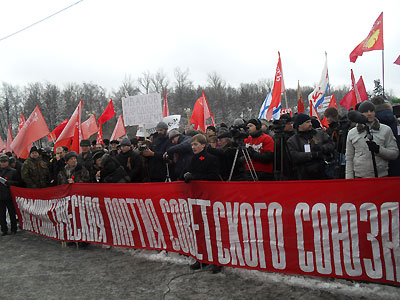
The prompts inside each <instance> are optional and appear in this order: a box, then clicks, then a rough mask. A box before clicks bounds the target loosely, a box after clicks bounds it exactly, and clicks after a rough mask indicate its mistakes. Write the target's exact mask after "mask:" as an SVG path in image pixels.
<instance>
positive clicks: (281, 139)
mask: <svg viewBox="0 0 400 300" xmlns="http://www.w3.org/2000/svg"><path fill="white" fill-rule="evenodd" d="M272 130H273V132H274V136H273V139H274V145H275V149H274V153H275V168H274V173H275V174H274V175H275V180H295V179H296V177H295V175H294V172H293V162H292V158H291V156H290V153H289V149H288V146H287V141H288V139H289V138H291V137H292V136H293V135H294V133H295V132H294V129H293V119H292V117H291V116H290V115H289V114H283V115H282V116H281V117H280V118H279V120H275V121H274V122H273V126H272Z"/></svg>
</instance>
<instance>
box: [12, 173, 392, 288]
mask: <svg viewBox="0 0 400 300" xmlns="http://www.w3.org/2000/svg"><path fill="white" fill-rule="evenodd" d="M398 184H399V178H379V179H356V180H328V181H307V182H305V181H298V182H200V181H199V182H191V183H190V184H185V183H182V182H172V183H144V184H83V183H82V184H70V185H62V186H57V187H53V188H46V189H23V188H17V187H11V190H12V194H13V198H14V201H15V204H16V208H17V212H18V216H19V220H20V223H21V226H23V228H24V229H25V230H28V231H31V232H34V233H37V234H40V235H43V236H46V237H50V238H53V239H57V240H63V241H64V240H66V241H85V242H91V243H100V244H107V245H113V246H123V247H134V248H145V249H159V250H166V251H172V252H179V253H182V254H185V255H189V256H192V257H194V258H196V259H197V260H199V261H202V262H207V263H212V264H219V265H224V266H231V267H239V268H247V269H257V270H265V271H271V272H282V273H295V274H303V275H314V276H326V277H338V278H349V279H356V280H368V281H378V282H385V283H391V284H399V283H400V245H399V235H400V232H399V219H400V217H399V196H398V192H397V191H398V190H397V188H398Z"/></svg>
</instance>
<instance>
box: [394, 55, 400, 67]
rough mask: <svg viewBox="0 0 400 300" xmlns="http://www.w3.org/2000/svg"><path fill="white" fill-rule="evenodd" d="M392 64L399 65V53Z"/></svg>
mask: <svg viewBox="0 0 400 300" xmlns="http://www.w3.org/2000/svg"><path fill="white" fill-rule="evenodd" d="M394 64H396V65H400V55H399V57H398V58H397V59H396V60H395V61H394Z"/></svg>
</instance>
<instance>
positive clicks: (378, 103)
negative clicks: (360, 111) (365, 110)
mask: <svg viewBox="0 0 400 300" xmlns="http://www.w3.org/2000/svg"><path fill="white" fill-rule="evenodd" d="M371 102H372V103H373V104H374V105H375V117H376V118H377V119H378V120H379V122H380V123H381V124H385V125H387V126H389V127H390V129H391V130H392V132H393V135H394V138H395V139H396V142H397V147H398V148H400V136H399V132H398V128H397V119H396V118H395V116H394V114H393V108H392V106H391V105H390V103H389V102H386V101H385V98H383V96H375V97H374V98H372V99H371ZM388 175H389V176H400V156H398V157H397V158H396V159H395V160H390V161H389V170H388Z"/></svg>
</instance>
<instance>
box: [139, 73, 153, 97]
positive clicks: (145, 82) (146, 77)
mask: <svg viewBox="0 0 400 300" xmlns="http://www.w3.org/2000/svg"><path fill="white" fill-rule="evenodd" d="M137 81H138V84H139V88H140V91H141V92H142V94H148V93H150V88H151V83H152V76H151V74H150V72H149V71H146V72H143V73H142V76H141V77H139V78H138V79H137Z"/></svg>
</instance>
